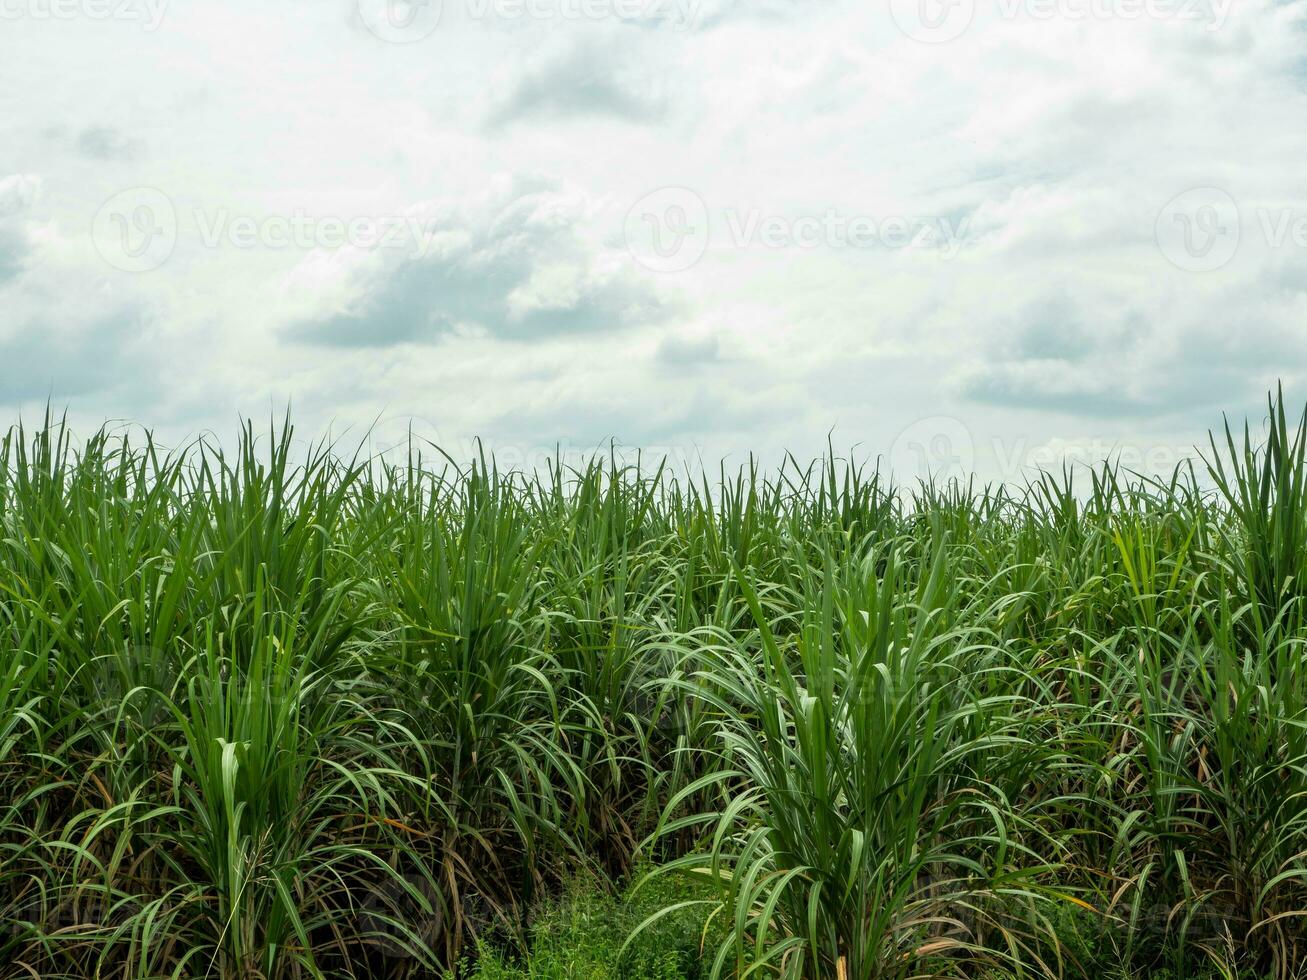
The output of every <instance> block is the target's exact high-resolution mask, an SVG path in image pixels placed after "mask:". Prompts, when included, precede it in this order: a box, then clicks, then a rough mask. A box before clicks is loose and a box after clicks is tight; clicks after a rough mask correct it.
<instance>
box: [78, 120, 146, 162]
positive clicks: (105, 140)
mask: <svg viewBox="0 0 1307 980" xmlns="http://www.w3.org/2000/svg"><path fill="white" fill-rule="evenodd" d="M76 146H77V151H78V152H79V153H81V154H82V156H84V157H87V158H89V159H91V160H99V161H108V160H126V159H130V158H131V157H132V156H134V155H135V153H136V143H135V142H134V141H133V140H131V139H128V138H127V137H126V136H125V135H124V134H123V133H121V132H120V131H118V130H117V129H114V128H113V127H111V126H88V127H87V128H85V129H83V130H82V131H81V132H80V133H78V134H77V141H76Z"/></svg>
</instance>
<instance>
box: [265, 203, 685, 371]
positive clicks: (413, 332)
mask: <svg viewBox="0 0 1307 980" xmlns="http://www.w3.org/2000/svg"><path fill="white" fill-rule="evenodd" d="M521 190H522V188H521V187H519V188H518V189H517V191H518V192H520V191H521ZM515 193H517V192H515ZM488 210H489V212H490V213H482V214H463V215H452V216H447V217H446V218H443V219H440V220H438V221H437V222H436V226H437V228H438V234H439V235H441V237H440V239H439V240H438V241H435V242H433V243H432V245H431V248H430V250H429V251H428V252H427V254H426V255H423V256H417V255H413V256H407V257H404V258H402V259H399V260H398V261H394V262H387V261H385V259H384V257H378V259H379V261H376V262H374V263H372V264H369V265H366V266H365V267H363V268H362V269H360V270H359V272H358V274H357V275H356V276H355V277H354V286H355V288H356V295H355V297H354V298H353V300H352V301H351V302H350V303H349V304H348V306H347V307H346V308H345V309H342V310H338V311H335V312H332V313H329V314H326V315H323V316H318V317H314V318H312V319H306V320H302V321H300V322H297V323H294V324H292V325H291V326H290V327H289V328H288V329H287V330H286V332H285V336H286V337H287V338H288V339H291V340H297V341H302V342H306V343H313V344H320V345H324V346H329V347H346V348H379V347H392V346H396V345H400V344H413V343H417V344H424V343H425V344H429V343H435V342H438V341H439V340H441V339H443V338H445V337H448V336H450V335H452V334H454V333H456V332H459V331H465V332H477V331H484V332H485V333H488V334H490V335H491V336H495V337H500V338H506V339H513V340H524V341H525V340H535V339H541V338H546V337H551V336H558V335H563V334H573V333H597V332H602V331H608V330H618V329H622V328H625V327H629V326H635V325H638V324H644V323H653V322H657V321H659V320H662V319H664V318H665V317H666V316H667V315H668V314H669V312H670V311H669V310H668V309H667V307H666V304H665V303H664V302H663V301H662V300H661V299H659V298H658V296H657V295H656V294H655V293H654V292H653V291H651V289H650V288H649V287H648V286H647V285H646V284H645V282H644V280H643V279H641V278H639V277H637V276H634V275H633V274H631V273H630V272H629V271H628V270H627V269H626V267H625V266H622V265H618V266H612V265H611V263H605V264H604V266H603V268H599V263H597V261H596V256H595V255H594V254H593V253H592V251H591V250H590V249H589V248H588V247H587V246H586V245H585V244H584V243H583V242H582V241H581V240H580V239H579V238H578V237H577V235H576V233H575V230H574V228H573V224H572V219H571V217H570V216H568V215H567V214H565V213H562V212H560V211H559V210H558V206H557V202H556V200H555V199H554V197H553V196H552V195H551V194H550V193H549V192H545V191H539V190H536V189H533V188H529V187H528V188H527V189H526V193H520V194H518V196H515V197H513V199H511V200H510V201H509V202H508V203H507V204H506V205H501V206H498V207H491V208H490V209H488ZM450 222H453V223H454V225H453V227H452V228H451V227H450V226H449V225H450Z"/></svg>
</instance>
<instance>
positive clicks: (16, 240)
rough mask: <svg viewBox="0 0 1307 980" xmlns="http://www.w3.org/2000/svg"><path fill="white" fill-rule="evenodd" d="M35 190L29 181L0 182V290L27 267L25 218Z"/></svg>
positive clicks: (23, 178)
mask: <svg viewBox="0 0 1307 980" xmlns="http://www.w3.org/2000/svg"><path fill="white" fill-rule="evenodd" d="M36 188H37V181H36V179H35V178H32V177H26V176H23V175H21V174H14V175H12V176H9V177H4V178H0V286H4V285H5V284H6V283H8V282H9V281H10V280H13V279H15V278H17V277H18V274H19V273H20V272H22V271H23V270H24V269H25V268H26V267H27V260H28V256H29V253H30V252H31V248H32V243H31V239H30V237H29V235H28V231H27V224H26V218H27V211H28V209H29V207H30V206H31V203H32V200H33V198H34V197H35V195H36Z"/></svg>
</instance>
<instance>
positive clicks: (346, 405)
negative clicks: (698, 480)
mask: <svg viewBox="0 0 1307 980" xmlns="http://www.w3.org/2000/svg"><path fill="white" fill-rule="evenodd" d="M1304 161H1307V2H1305V0H975V2H971V0H876V2H869V0H856V2H845V0H443V3H442V2H441V0H425V2H422V0H419V2H415V3H413V4H409V3H406V2H404V0H312V2H308V0H305V2H300V0H278V2H276V3H272V4H269V3H266V2H264V3H253V2H245V0H227V2H224V3H221V4H219V3H200V2H197V0H171V2H169V0H0V412H3V416H4V418H5V420H6V424H8V423H12V422H13V421H15V420H17V419H18V418H19V417H20V416H21V417H23V418H30V417H33V416H35V415H36V414H38V413H39V412H40V411H41V409H42V407H43V406H44V405H45V403H46V402H47V400H49V401H52V402H53V403H54V404H55V405H56V406H57V407H60V408H65V407H66V408H67V409H68V410H69V412H70V414H71V416H72V418H73V419H74V420H75V422H76V424H77V425H78V426H79V427H80V428H83V429H87V428H92V427H94V426H96V425H98V424H100V423H101V422H103V421H104V420H106V419H124V420H131V421H133V422H139V423H143V424H146V425H149V426H151V427H153V428H154V429H156V430H157V431H158V432H159V433H160V434H162V435H163V436H164V437H165V438H166V439H169V440H180V439H182V438H185V437H186V436H188V435H193V434H196V433H200V432H204V431H208V430H212V431H215V432H217V433H218V434H220V435H224V436H229V435H230V434H231V433H233V432H234V431H235V429H236V425H237V420H238V419H239V418H240V417H242V416H253V417H255V418H256V419H267V417H268V415H269V413H270V412H274V411H277V412H280V411H282V410H284V408H285V406H286V404H287V403H288V402H289V403H290V404H291V405H292V406H293V413H294V416H295V418H296V421H297V425H298V427H299V430H300V431H301V432H303V433H306V434H307V433H314V434H321V433H325V432H327V431H328V430H330V431H332V432H333V433H337V434H341V433H354V434H358V433H362V432H364V431H368V430H369V427H371V431H372V432H373V433H374V438H375V439H377V440H379V441H385V440H387V439H394V438H397V437H398V435H399V434H401V433H402V432H404V431H405V430H406V429H407V428H409V427H412V428H413V429H414V430H415V431H417V432H418V433H419V434H421V435H423V436H425V437H427V438H431V439H435V440H438V441H439V442H441V443H442V444H443V445H445V446H446V447H448V448H449V449H450V450H451V451H453V452H455V453H460V452H466V451H467V450H468V447H470V445H471V440H472V439H473V438H474V437H478V436H480V437H484V438H485V439H486V440H487V441H488V442H489V443H490V445H491V446H493V447H495V448H496V450H497V451H499V452H500V453H501V454H502V455H504V456H506V457H508V458H510V459H511V458H513V457H515V456H516V457H517V458H520V459H522V460H527V461H529V460H530V459H531V458H532V457H533V455H534V454H538V453H540V452H542V451H545V450H546V449H547V448H548V447H552V446H554V445H556V444H559V445H561V446H563V447H564V448H565V449H566V450H579V449H585V448H589V447H593V446H596V445H599V444H602V443H604V442H606V441H607V440H609V439H615V440H617V441H618V442H619V443H620V444H621V445H623V446H627V447H646V448H649V449H651V450H652V451H654V452H658V453H662V452H666V453H670V454H672V455H673V456H674V457H677V458H683V459H699V458H702V459H704V460H705V461H708V462H712V463H714V464H715V462H716V460H718V459H719V458H722V457H726V458H728V459H731V460H735V461H740V460H743V459H745V458H747V455H748V453H749V452H751V451H752V452H754V453H756V454H758V455H760V456H761V457H762V458H763V459H764V460H767V459H773V460H774V459H776V458H777V457H778V454H779V453H780V452H781V451H782V450H784V449H789V450H792V451H793V452H795V453H796V454H797V455H799V456H808V455H813V454H817V453H819V452H821V451H822V450H823V449H824V447H825V446H826V444H827V440H828V439H829V440H831V442H833V444H834V445H835V446H836V447H837V448H839V449H841V450H843V449H850V448H856V450H857V451H858V452H860V453H864V454H866V455H876V454H884V455H885V456H886V457H887V458H888V459H889V461H890V462H891V463H892V465H893V466H894V467H895V468H896V469H897V470H899V471H900V472H901V473H904V474H905V475H908V476H915V475H916V474H917V472H918V471H919V470H920V468H921V467H922V466H923V465H929V466H933V467H934V468H936V469H948V468H954V469H957V468H968V469H974V470H975V471H977V472H979V473H980V474H982V475H984V476H996V475H997V476H1013V475H1017V474H1019V473H1020V471H1021V469H1022V467H1024V466H1028V465H1030V464H1032V463H1045V464H1047V463H1048V462H1050V461H1052V460H1055V459H1058V458H1061V457H1069V458H1073V459H1074V458H1079V457H1081V456H1094V455H1101V454H1102V453H1104V452H1107V451H1110V450H1112V449H1114V448H1115V449H1117V450H1119V451H1122V452H1123V453H1126V454H1128V455H1129V457H1130V458H1131V459H1132V460H1137V461H1138V462H1139V463H1140V465H1143V466H1145V467H1147V466H1150V465H1158V464H1160V465H1169V463H1170V462H1171V461H1172V460H1173V459H1174V457H1176V456H1177V455H1179V454H1181V453H1183V452H1185V451H1186V450H1187V449H1188V448H1189V447H1190V446H1192V444H1193V443H1194V441H1195V440H1196V439H1198V438H1200V437H1201V436H1202V433H1203V432H1204V431H1205V430H1206V429H1207V427H1209V426H1211V425H1214V424H1219V423H1220V418H1221V413H1222V412H1223V411H1225V412H1229V413H1231V414H1232V415H1235V416H1240V417H1241V416H1242V415H1244V414H1245V413H1253V415H1254V417H1256V414H1257V412H1258V406H1259V403H1260V402H1261V401H1262V400H1263V399H1264V395H1265V391H1266V389H1267V388H1268V387H1270V386H1273V385H1274V384H1275V382H1276V380H1277V379H1282V380H1283V382H1284V384H1285V386H1286V389H1287V391H1288V392H1289V393H1290V395H1291V397H1293V398H1295V399H1297V400H1298V401H1299V403H1301V402H1302V400H1304V399H1307V343H1305V340H1307V171H1304Z"/></svg>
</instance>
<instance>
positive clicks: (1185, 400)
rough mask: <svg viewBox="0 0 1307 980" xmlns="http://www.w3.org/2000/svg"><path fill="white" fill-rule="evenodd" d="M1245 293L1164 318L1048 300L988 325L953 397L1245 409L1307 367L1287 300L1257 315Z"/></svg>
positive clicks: (1095, 408) (1003, 402)
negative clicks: (985, 342) (987, 341)
mask: <svg viewBox="0 0 1307 980" xmlns="http://www.w3.org/2000/svg"><path fill="white" fill-rule="evenodd" d="M1256 281H1258V280H1254V282H1256ZM1250 291H1252V289H1251V284H1249V285H1247V286H1232V287H1231V289H1230V292H1229V294H1228V295H1226V296H1224V297H1221V298H1220V299H1218V300H1208V301H1207V302H1206V303H1203V304H1201V305H1199V306H1197V307H1195V308H1194V309H1193V310H1185V311H1176V312H1174V314H1173V315H1170V316H1168V311H1163V310H1156V311H1152V312H1151V313H1149V314H1145V313H1143V312H1141V311H1140V310H1137V309H1134V308H1126V309H1124V310H1120V309H1113V308H1112V304H1111V302H1110V301H1109V300H1102V301H1099V302H1097V303H1095V302H1094V301H1092V300H1089V299H1076V298H1073V297H1071V296H1070V295H1067V294H1056V295H1054V296H1052V297H1046V298H1044V299H1043V300H1041V301H1039V302H1037V303H1036V304H1034V305H1032V306H1030V307H1028V308H1027V309H1026V310H1025V311H1023V312H1022V314H1021V315H1019V316H1017V317H1015V318H1013V319H1012V320H1010V321H1007V322H1003V321H1000V322H999V323H997V324H996V325H995V326H993V327H990V328H987V330H986V332H985V335H986V336H987V337H990V338H991V339H992V341H993V342H992V344H991V345H990V346H988V347H986V348H985V349H984V350H983V351H982V352H981V353H980V355H979V356H980V360H979V363H977V364H973V365H972V366H971V367H970V368H969V369H968V370H967V371H966V373H965V374H964V376H963V377H962V379H961V381H960V383H959V386H958V387H959V390H960V393H961V394H962V395H963V397H965V398H967V399H969V400H971V401H973V402H977V403H980V404H986V405H993V406H999V407H1004V408H1014V409H1026V410H1036V411H1045V412H1059V413H1064V414H1068V415H1080V416H1085V417H1090V418H1124V417H1145V416H1147V417H1152V418H1155V417H1159V416H1168V415H1173V414H1177V413H1181V412H1192V411H1194V410H1197V409H1202V408H1207V407H1210V406H1213V405H1215V406H1226V405H1245V404H1248V403H1249V402H1250V401H1253V400H1255V399H1256V397H1257V396H1258V395H1259V393H1263V392H1265V390H1266V389H1267V387H1268V386H1269V385H1272V384H1273V382H1274V378H1275V377H1276V376H1277V375H1287V374H1290V373H1292V372H1294V371H1295V370H1301V369H1302V368H1303V367H1304V366H1305V365H1307V356H1305V355H1304V352H1303V349H1302V345H1301V342H1300V341H1299V340H1298V338H1297V333H1296V330H1295V329H1293V328H1291V327H1288V326H1286V324H1288V323H1289V322H1290V321H1291V319H1292V315H1293V305H1292V303H1291V302H1290V303H1288V304H1286V305H1285V307H1284V308H1283V309H1278V308H1274V307H1272V306H1269V305H1267V306H1263V307H1262V308H1260V309H1259V308H1258V303H1257V302H1256V301H1253V302H1250V301H1249V292H1250ZM1090 311H1092V313H1091V312H1090ZM1251 338H1256V339H1255V342H1252V341H1251Z"/></svg>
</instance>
